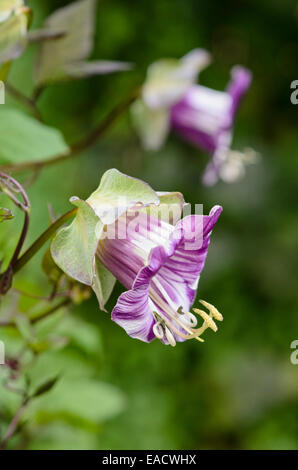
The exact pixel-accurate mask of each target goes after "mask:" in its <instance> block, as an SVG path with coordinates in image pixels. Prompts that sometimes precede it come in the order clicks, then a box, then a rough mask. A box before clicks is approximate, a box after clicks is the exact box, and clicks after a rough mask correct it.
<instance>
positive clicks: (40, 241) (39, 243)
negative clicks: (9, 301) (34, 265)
mask: <svg viewBox="0 0 298 470" xmlns="http://www.w3.org/2000/svg"><path fill="white" fill-rule="evenodd" d="M77 210H78V209H77V208H74V209H72V210H70V211H68V212H66V214H64V215H62V216H61V217H60V218H59V219H57V220H56V222H54V223H53V224H52V225H50V226H49V228H48V229H47V230H46V231H45V232H43V233H42V234H41V235H40V237H38V238H37V240H35V242H34V243H33V244H32V245H31V246H30V248H28V250H27V251H25V253H24V254H23V255H22V256H21V257H20V258H19V259H18V260H17V262H16V263H15V265H14V273H16V272H18V271H19V270H20V269H21V268H23V266H25V264H27V263H28V261H30V260H31V258H33V256H34V255H35V254H36V253H37V252H38V251H39V250H40V248H42V247H43V245H44V244H45V243H46V242H47V241H48V240H49V239H50V238H51V237H52V235H54V233H55V232H56V231H57V230H58V228H60V227H61V226H62V225H63V224H64V223H65V222H66V221H67V220H69V219H70V218H71V217H73V216H74V215H75V214H76V212H77Z"/></svg>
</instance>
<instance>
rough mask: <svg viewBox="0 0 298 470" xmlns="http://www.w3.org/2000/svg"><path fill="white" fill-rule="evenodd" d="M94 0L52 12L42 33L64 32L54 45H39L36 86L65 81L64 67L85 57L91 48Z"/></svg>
mask: <svg viewBox="0 0 298 470" xmlns="http://www.w3.org/2000/svg"><path fill="white" fill-rule="evenodd" d="M95 5H96V0H80V1H77V2H75V3H71V4H70V5H68V6H66V7H64V8H60V9H59V10H57V11H55V12H54V13H53V14H52V15H51V16H49V18H47V20H46V22H45V25H44V27H45V29H47V30H48V31H51V32H59V33H60V32H64V33H65V36H63V38H61V39H58V40H57V41H46V42H44V43H42V44H41V46H40V50H39V54H38V57H37V62H36V68H35V80H36V82H37V83H38V84H43V83H47V82H51V81H58V80H61V79H64V78H66V77H67V72H66V68H65V67H66V66H68V65H69V64H72V63H75V62H77V61H82V60H84V59H86V58H87V57H88V55H89V54H90V52H91V49H92V45H93V34H94V18H95Z"/></svg>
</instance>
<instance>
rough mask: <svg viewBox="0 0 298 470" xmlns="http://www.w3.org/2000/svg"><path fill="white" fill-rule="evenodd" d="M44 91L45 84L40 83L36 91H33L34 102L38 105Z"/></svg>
mask: <svg viewBox="0 0 298 470" xmlns="http://www.w3.org/2000/svg"><path fill="white" fill-rule="evenodd" d="M43 91H44V86H43V85H40V86H38V87H37V88H35V90H34V92H33V95H32V98H31V100H32V102H33V103H34V104H35V105H36V103H37V101H38V100H39V98H40V97H41V95H42V93H43Z"/></svg>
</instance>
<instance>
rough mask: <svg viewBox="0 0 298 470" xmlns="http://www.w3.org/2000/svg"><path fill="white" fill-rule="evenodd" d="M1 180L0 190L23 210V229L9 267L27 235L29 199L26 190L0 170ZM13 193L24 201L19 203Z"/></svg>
mask: <svg viewBox="0 0 298 470" xmlns="http://www.w3.org/2000/svg"><path fill="white" fill-rule="evenodd" d="M1 180H3V181H4V183H3V188H2V190H3V191H4V193H5V194H7V196H8V197H9V198H10V199H11V200H12V201H13V202H14V204H16V206H17V207H19V209H21V210H22V211H23V212H24V216H25V219H24V225H23V229H22V232H21V235H20V238H19V241H18V244H17V246H16V248H15V251H14V253H13V255H12V258H11V260H10V262H9V269H10V268H13V267H14V264H15V263H16V261H17V259H18V256H19V254H20V252H21V249H22V246H23V244H24V241H25V239H26V235H27V232H28V227H29V215H30V201H29V198H28V196H27V193H26V191H25V190H24V188H23V187H22V185H21V184H20V183H19V182H18V181H17V180H15V179H14V178H12V177H11V176H9V175H7V174H5V173H2V172H0V183H1ZM13 193H20V194H21V196H22V198H23V200H24V203H21V202H20V201H19V199H18V198H17V197H15V195H14V194H13Z"/></svg>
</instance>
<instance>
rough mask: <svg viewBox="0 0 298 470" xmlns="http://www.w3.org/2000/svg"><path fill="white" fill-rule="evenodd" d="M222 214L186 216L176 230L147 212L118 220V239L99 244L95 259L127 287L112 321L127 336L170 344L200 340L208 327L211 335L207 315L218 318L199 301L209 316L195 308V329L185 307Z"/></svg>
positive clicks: (216, 210) (192, 297)
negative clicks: (199, 323) (213, 231)
mask: <svg viewBox="0 0 298 470" xmlns="http://www.w3.org/2000/svg"><path fill="white" fill-rule="evenodd" d="M221 211H222V209H221V207H219V206H215V207H214V208H213V209H212V210H211V212H210V214H209V215H208V216H202V215H190V216H186V217H185V218H183V219H182V220H180V221H179V222H178V223H177V224H176V226H173V225H171V224H169V223H167V222H164V221H162V220H160V219H158V218H156V217H154V216H153V217H152V216H150V213H149V214H148V213H142V212H141V213H137V217H136V219H134V218H133V220H132V221H131V222H130V223H128V222H127V216H124V217H123V216H122V217H120V218H119V219H118V220H117V222H116V225H117V230H116V232H117V233H118V234H121V238H117V237H116V238H114V239H111V238H109V237H107V238H104V239H102V240H100V241H99V244H98V248H97V257H98V259H99V260H100V262H101V263H102V264H103V265H104V266H105V267H106V268H107V269H108V270H109V271H111V272H112V273H113V275H114V276H115V277H116V278H117V279H118V280H119V281H120V282H121V283H122V284H123V285H124V286H125V287H126V289H127V291H126V292H124V293H123V294H121V295H120V297H119V299H118V302H117V305H116V306H115V308H114V310H113V312H112V319H113V320H114V321H115V322H116V323H118V324H119V325H120V326H122V328H124V329H125V331H126V332H127V333H128V334H129V335H130V336H131V337H133V338H137V339H139V340H142V341H145V342H150V341H152V340H153V339H155V338H156V337H157V338H158V339H160V340H161V341H162V342H163V343H165V344H171V345H172V346H175V344H176V342H177V341H184V340H187V339H192V338H196V339H198V340H201V338H200V337H201V334H202V333H203V332H204V331H205V329H206V328H207V327H211V328H212V329H214V330H215V331H216V329H217V327H216V325H215V323H214V321H213V320H212V316H214V318H216V319H217V320H222V317H221V315H220V314H219V312H218V311H217V310H216V309H215V308H214V307H213V306H211V305H210V304H207V303H205V302H203V301H202V303H203V304H204V305H205V307H207V308H208V309H209V310H210V313H211V315H207V313H206V312H204V311H202V310H198V309H194V312H196V313H197V314H199V315H201V316H202V317H203V320H204V323H203V325H202V326H201V327H200V328H197V327H196V326H197V319H196V317H195V315H194V314H193V313H191V312H190V308H191V306H192V304H193V302H194V300H195V297H196V291H197V286H198V282H199V278H200V274H201V271H202V269H203V267H204V264H205V260H206V256H207V251H208V246H209V243H210V235H211V232H212V229H213V227H214V225H215V224H216V222H217V220H218V218H219V216H220V214H221ZM135 220H137V223H136V222H135ZM123 234H125V236H123Z"/></svg>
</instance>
